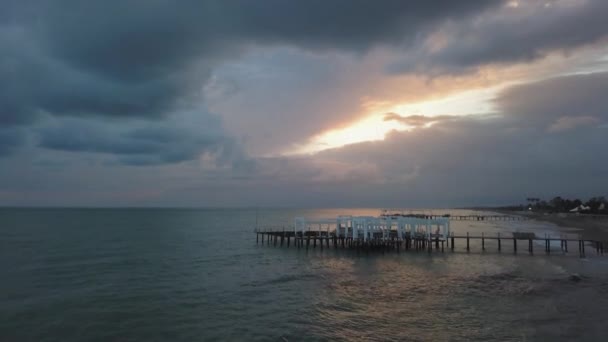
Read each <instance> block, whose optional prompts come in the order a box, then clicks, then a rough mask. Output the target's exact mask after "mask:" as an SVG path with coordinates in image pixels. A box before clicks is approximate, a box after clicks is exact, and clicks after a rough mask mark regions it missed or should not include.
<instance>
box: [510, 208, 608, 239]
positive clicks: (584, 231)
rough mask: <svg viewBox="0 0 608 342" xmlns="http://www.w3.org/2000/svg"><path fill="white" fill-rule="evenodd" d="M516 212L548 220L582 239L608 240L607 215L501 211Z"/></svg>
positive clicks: (536, 218) (531, 217) (534, 218)
mask: <svg viewBox="0 0 608 342" xmlns="http://www.w3.org/2000/svg"><path fill="white" fill-rule="evenodd" d="M501 212H502V213H505V214H517V215H522V216H525V217H528V218H530V219H532V220H537V221H543V222H550V223H553V224H555V225H557V226H559V227H563V228H567V229H568V230H572V233H578V234H581V235H582V237H583V238H584V239H589V240H598V241H608V215H586V214H569V213H540V212H527V211H501Z"/></svg>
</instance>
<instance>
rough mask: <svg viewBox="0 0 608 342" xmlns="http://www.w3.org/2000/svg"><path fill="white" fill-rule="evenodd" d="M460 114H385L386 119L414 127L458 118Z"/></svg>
mask: <svg viewBox="0 0 608 342" xmlns="http://www.w3.org/2000/svg"><path fill="white" fill-rule="evenodd" d="M457 118H458V116H454V115H437V116H425V115H408V116H402V115H399V114H397V113H387V114H386V115H385V116H384V121H398V122H401V123H404V124H406V125H408V126H412V127H420V126H425V125H428V124H431V123H436V122H439V121H450V120H455V119H457Z"/></svg>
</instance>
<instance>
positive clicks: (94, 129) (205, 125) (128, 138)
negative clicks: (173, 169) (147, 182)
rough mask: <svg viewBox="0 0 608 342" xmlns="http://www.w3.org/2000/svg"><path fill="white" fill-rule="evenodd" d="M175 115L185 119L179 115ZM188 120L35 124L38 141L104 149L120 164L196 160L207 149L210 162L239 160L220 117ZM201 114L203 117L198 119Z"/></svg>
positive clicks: (49, 145) (45, 145)
mask: <svg viewBox="0 0 608 342" xmlns="http://www.w3.org/2000/svg"><path fill="white" fill-rule="evenodd" d="M177 118H178V119H184V117H183V116H178V117H177ZM186 119H188V120H187V121H189V122H188V124H181V123H180V122H178V121H169V122H156V123H155V122H141V121H140V122H122V123H121V124H118V125H117V124H116V123H113V122H101V121H91V120H82V119H56V120H54V121H53V122H52V123H47V124H46V125H44V126H42V127H41V128H39V129H37V133H38V136H39V146H40V147H43V148H47V149H53V150H60V151H70V152H95V153H107V154H111V155H116V156H117V161H118V162H119V163H123V164H128V165H153V164H169V163H178V162H182V161H188V160H193V159H197V158H198V157H199V156H200V155H201V154H204V153H209V154H210V155H211V156H212V157H213V159H214V161H215V162H220V163H230V162H233V161H234V162H238V160H240V159H242V158H244V156H243V155H239V154H238V152H239V150H238V148H237V147H235V146H234V142H233V141H232V140H231V139H230V138H228V137H226V136H225V135H224V132H223V130H222V128H221V123H220V122H219V120H218V119H217V118H215V117H212V116H204V115H201V116H199V117H198V121H197V120H196V119H193V118H191V117H188V118H186ZM201 119H202V120H201Z"/></svg>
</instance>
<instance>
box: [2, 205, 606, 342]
mask: <svg viewBox="0 0 608 342" xmlns="http://www.w3.org/2000/svg"><path fill="white" fill-rule="evenodd" d="M410 212H413V213H421V212H426V213H440V214H443V213H450V214H452V215H457V214H469V213H472V214H487V213H484V212H472V211H466V210H447V209H434V210H430V209H427V210H410ZM378 214H380V210H379V209H269V208H266V209H262V208H245V209H168V208H167V209H159V208H124V209H68V208H61V209H51V208H49V209H45V208H4V209H0V341H574V340H577V341H606V340H608V324H607V322H608V256H605V257H602V256H596V255H595V252H594V250H592V249H591V248H588V250H587V257H585V258H580V257H579V255H578V251H577V250H576V246H570V252H569V253H568V254H565V253H562V252H561V250H560V246H559V242H557V245H553V246H552V249H553V250H552V253H551V255H548V256H547V255H545V253H543V248H544V245H543V243H542V242H541V243H539V245H538V246H536V248H535V251H536V253H535V255H534V256H530V255H528V253H527V251H526V250H525V248H522V247H524V246H522V247H520V250H519V251H518V254H514V253H513V251H512V248H511V249H509V247H508V246H509V244H507V243H505V244H504V245H503V250H502V252H501V253H499V252H498V251H497V248H496V242H494V241H486V251H485V252H482V251H481V246H480V244H481V242H480V241H472V242H471V250H470V252H467V251H466V245H465V243H464V242H463V241H462V240H461V241H457V245H456V248H455V251H454V252H451V251H447V250H446V251H445V252H444V253H441V252H437V251H436V252H433V253H431V254H429V253H426V252H418V253H417V252H414V251H408V252H404V251H401V253H396V252H387V253H384V254H382V253H369V254H368V253H357V252H356V251H351V250H343V249H334V248H329V249H328V248H324V249H323V250H321V249H320V248H318V247H317V248H314V249H313V248H310V249H308V250H306V249H305V248H302V249H297V248H294V247H293V245H292V246H291V247H290V248H287V247H286V246H284V247H274V246H272V245H270V246H269V245H268V244H264V245H262V244H256V234H254V229H255V227H256V225H257V226H258V227H263V226H269V225H272V226H276V227H281V226H285V227H286V229H289V227H290V226H292V225H293V220H294V217H296V216H304V217H310V218H332V217H336V216H337V215H378ZM451 229H452V231H454V232H455V233H456V234H461V233H462V234H466V233H467V232H470V233H471V234H477V233H480V232H484V233H486V234H495V233H498V232H504V233H508V232H513V231H526V232H535V233H536V234H537V235H540V236H543V235H544V234H553V235H554V236H558V235H559V234H563V233H573V231H572V230H571V229H567V228H560V227H557V226H554V225H552V224H550V223H543V222H538V221H453V222H452V225H451ZM574 233H576V232H574ZM458 244H460V245H458ZM525 247H527V244H526V246H525Z"/></svg>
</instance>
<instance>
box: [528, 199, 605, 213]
mask: <svg viewBox="0 0 608 342" xmlns="http://www.w3.org/2000/svg"><path fill="white" fill-rule="evenodd" d="M526 201H527V202H528V203H527V205H526V208H527V209H532V210H535V211H547V212H558V213H566V212H569V211H570V210H572V209H574V208H577V207H580V206H581V205H583V206H585V207H589V210H586V211H585V212H588V213H592V214H603V213H608V201H607V200H606V198H604V196H598V197H591V198H590V199H588V200H587V201H586V202H583V201H581V200H580V199H578V198H577V199H567V198H562V197H561V196H556V197H553V198H552V199H551V200H549V201H545V200H542V199H540V198H535V197H529V198H526Z"/></svg>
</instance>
